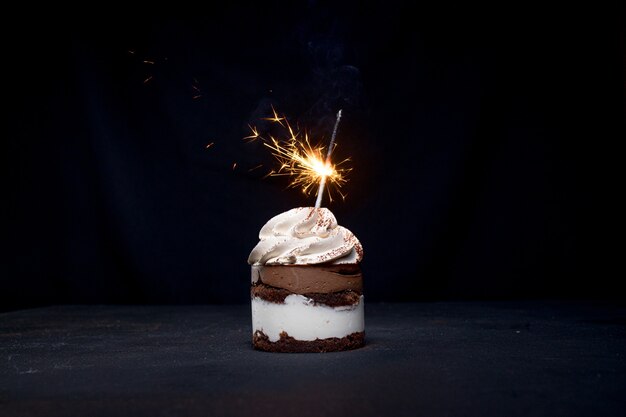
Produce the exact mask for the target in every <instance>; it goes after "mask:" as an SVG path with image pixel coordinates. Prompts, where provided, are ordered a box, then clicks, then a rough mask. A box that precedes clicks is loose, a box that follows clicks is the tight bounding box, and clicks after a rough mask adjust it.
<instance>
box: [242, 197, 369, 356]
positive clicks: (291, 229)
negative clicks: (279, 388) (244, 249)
mask: <svg viewBox="0 0 626 417" xmlns="http://www.w3.org/2000/svg"><path fill="white" fill-rule="evenodd" d="M259 239H260V241H259V243H258V244H257V245H256V246H255V248H254V249H253V250H252V252H251V253H250V256H249V258H248V263H249V264H250V265H251V274H252V287H251V300H252V344H253V347H254V348H255V349H259V350H264V351H270V352H332V351H341V350H349V349H355V348H358V347H361V346H363V345H364V343H365V323H364V301H363V276H362V274H361V268H360V262H361V259H362V258H363V248H362V246H361V243H360V242H359V240H358V239H357V238H356V236H354V234H353V233H352V232H350V230H348V229H346V228H345V227H342V226H339V225H338V224H337V220H336V219H335V216H334V215H333V213H332V212H331V211H330V210H328V209H326V208H314V207H299V208H294V209H291V210H289V211H286V212H284V213H281V214H279V215H277V216H275V217H273V218H272V219H270V220H269V221H268V222H267V223H266V224H265V225H264V226H263V227H262V228H261V231H260V233H259Z"/></svg>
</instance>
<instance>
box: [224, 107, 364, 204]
mask: <svg viewBox="0 0 626 417" xmlns="http://www.w3.org/2000/svg"><path fill="white" fill-rule="evenodd" d="M272 113H273V117H266V118H263V119H261V120H269V121H272V122H276V123H279V124H280V125H281V126H282V128H283V130H282V132H283V135H281V136H282V137H286V139H278V138H276V137H274V136H273V135H271V134H268V135H267V137H264V136H262V134H261V133H260V132H259V130H258V129H257V128H256V127H255V126H252V125H248V127H249V128H250V131H251V134H250V135H249V136H246V137H245V138H243V139H244V140H248V141H249V142H252V141H254V140H257V139H258V140H260V141H262V142H263V146H265V147H267V148H268V149H270V151H271V153H272V155H273V156H274V158H276V161H277V162H278V167H277V168H274V169H271V170H270V171H269V172H268V173H267V174H266V175H265V176H264V177H263V178H267V177H276V176H288V177H290V178H291V181H290V182H289V185H288V187H289V188H300V189H301V190H302V192H303V193H304V194H306V195H311V194H313V193H314V194H315V195H316V196H318V197H319V194H320V193H324V194H326V195H328V199H329V201H331V202H332V201H333V194H334V193H337V194H339V195H340V196H341V197H342V198H343V199H345V197H346V194H344V193H342V192H341V187H342V186H343V185H344V184H345V183H346V182H348V179H347V175H348V173H349V172H350V171H352V168H349V167H346V166H345V164H346V163H347V162H349V161H350V158H347V159H344V160H342V161H341V162H339V163H336V164H334V163H333V162H332V160H331V153H332V152H328V151H327V149H326V148H325V147H324V146H322V145H312V144H311V140H310V139H309V136H308V134H307V133H302V132H300V131H299V130H298V129H294V128H293V127H292V126H291V124H290V123H289V121H288V120H287V118H286V117H280V116H279V115H278V113H277V112H276V110H275V109H274V107H272ZM340 114H341V113H339V116H340ZM336 130H337V127H336V126H335V129H334V131H333V136H335V135H336ZM329 147H331V148H332V150H334V149H335V146H334V141H331V144H330V145H329ZM261 166H262V165H258V166H256V167H254V168H252V169H250V170H248V172H250V171H253V170H255V169H258V168H260V167H261ZM233 169H234V167H233ZM322 182H324V183H325V187H318V186H319V185H320V184H321V183H322Z"/></svg>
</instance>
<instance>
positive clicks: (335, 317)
mask: <svg viewBox="0 0 626 417" xmlns="http://www.w3.org/2000/svg"><path fill="white" fill-rule="evenodd" d="M363 305H364V302H363V296H361V298H360V299H359V302H358V303H357V304H355V305H351V306H340V307H328V306H324V305H320V304H318V305H315V304H314V302H313V300H311V299H310V298H307V297H304V296H302V295H298V294H291V295H288V296H287V297H285V302H284V304H282V303H281V304H277V303H270V302H269V301H265V300H263V299H262V298H259V297H254V298H253V299H252V333H254V332H256V331H257V330H260V331H262V332H263V333H265V334H266V335H267V337H268V338H269V340H270V342H276V341H278V340H279V339H280V333H281V332H285V333H287V334H288V335H289V336H291V337H293V338H294V339H297V340H309V341H310V340H315V339H327V338H329V337H346V336H348V335H349V334H352V333H355V332H362V331H364V330H365V320H364V308H363Z"/></svg>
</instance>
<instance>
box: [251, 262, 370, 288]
mask: <svg viewBox="0 0 626 417" xmlns="http://www.w3.org/2000/svg"><path fill="white" fill-rule="evenodd" d="M259 281H260V282H262V283H263V284H266V285H269V286H272V287H276V288H283V289H286V290H288V291H291V292H292V293H295V294H309V293H321V294H329V293H334V292H339V291H347V290H350V291H354V292H356V293H358V294H362V293H363V275H362V274H361V268H360V266H359V264H339V265H329V264H321V265H253V266H252V282H253V283H257V282H259Z"/></svg>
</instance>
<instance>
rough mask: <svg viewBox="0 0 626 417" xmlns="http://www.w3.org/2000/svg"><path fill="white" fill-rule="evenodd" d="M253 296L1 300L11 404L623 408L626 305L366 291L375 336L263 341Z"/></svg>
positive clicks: (569, 411) (334, 410)
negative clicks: (91, 302) (174, 301)
mask: <svg viewBox="0 0 626 417" xmlns="http://www.w3.org/2000/svg"><path fill="white" fill-rule="evenodd" d="M249 314H250V313H249V306H156V307H155V306H60V307H49V308H41V309H33V310H23V311H15V312H9V313H4V314H0V416H2V417H8V416H118V415H120V416H134V417H138V416H211V415H225V416H230V415H233V416H243V415H246V416H282V415H290V416H300V417H304V416H321V415H337V416H340V415H359V416H367V415H372V416H374V415H375V416H382V415H389V416H403V415H407V416H409V415H411V416H414V415H419V416H444V415H445V416H465V415H476V416H507V417H511V416H551V417H553V416H591V415H593V416H597V415H624V414H625V412H626V411H625V410H626V364H625V361H624V355H626V309H625V308H623V307H619V306H616V305H609V304H599V303H588V302H587V303H575V302H567V303H563V302H516V303H506V302H498V303H476V302H474V303H415V304H377V305H375V304H370V305H367V307H366V334H367V346H366V347H365V348H362V349H359V350H355V351H351V352H339V353H326V354H273V353H264V352H257V351H254V350H252V348H251V344H250V333H251V327H250V316H249Z"/></svg>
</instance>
